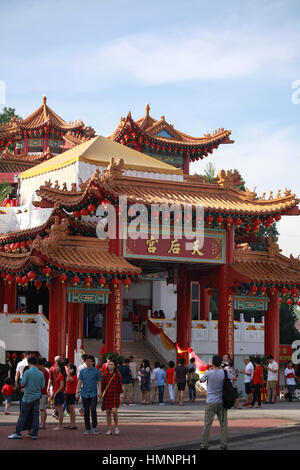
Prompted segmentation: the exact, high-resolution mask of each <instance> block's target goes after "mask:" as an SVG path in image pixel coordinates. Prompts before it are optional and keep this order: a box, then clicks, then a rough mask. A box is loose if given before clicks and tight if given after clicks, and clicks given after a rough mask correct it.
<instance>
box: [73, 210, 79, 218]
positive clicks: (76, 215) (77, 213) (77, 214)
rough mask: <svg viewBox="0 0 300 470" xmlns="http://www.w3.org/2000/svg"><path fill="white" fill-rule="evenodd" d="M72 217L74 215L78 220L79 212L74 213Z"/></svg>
mask: <svg viewBox="0 0 300 470" xmlns="http://www.w3.org/2000/svg"><path fill="white" fill-rule="evenodd" d="M73 215H74V217H75V219H78V218H79V217H80V215H81V214H80V211H74V212H73Z"/></svg>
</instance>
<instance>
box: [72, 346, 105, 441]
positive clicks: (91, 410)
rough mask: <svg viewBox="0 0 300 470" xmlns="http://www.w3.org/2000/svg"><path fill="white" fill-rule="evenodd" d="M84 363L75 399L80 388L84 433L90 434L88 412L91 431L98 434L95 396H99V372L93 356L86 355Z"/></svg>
mask: <svg viewBox="0 0 300 470" xmlns="http://www.w3.org/2000/svg"><path fill="white" fill-rule="evenodd" d="M85 363H86V367H84V368H83V369H81V371H80V374H79V377H78V383H77V390H76V399H77V400H78V399H79V391H80V389H81V397H82V404H83V411H84V424H85V433H84V434H91V422H90V414H91V416H92V428H93V433H94V434H99V431H98V429H97V424H98V422H97V398H98V397H99V398H101V391H100V386H101V373H100V371H99V370H98V369H96V367H95V358H94V356H92V355H88V356H87V357H86V361H85ZM81 387H82V388H81Z"/></svg>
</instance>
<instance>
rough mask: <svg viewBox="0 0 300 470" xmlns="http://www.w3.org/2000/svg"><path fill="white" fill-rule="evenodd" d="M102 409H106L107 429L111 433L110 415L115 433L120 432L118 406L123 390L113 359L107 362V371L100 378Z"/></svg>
mask: <svg viewBox="0 0 300 470" xmlns="http://www.w3.org/2000/svg"><path fill="white" fill-rule="evenodd" d="M101 391H102V410H106V421H107V425H108V431H107V433H106V434H112V429H111V428H112V416H111V415H113V418H114V423H115V434H120V431H119V429H118V408H119V406H120V395H121V393H122V392H123V387H122V379H121V375H120V373H119V371H118V368H117V365H116V364H115V363H114V362H113V361H108V363H107V373H106V374H105V375H103V377H102V380H101Z"/></svg>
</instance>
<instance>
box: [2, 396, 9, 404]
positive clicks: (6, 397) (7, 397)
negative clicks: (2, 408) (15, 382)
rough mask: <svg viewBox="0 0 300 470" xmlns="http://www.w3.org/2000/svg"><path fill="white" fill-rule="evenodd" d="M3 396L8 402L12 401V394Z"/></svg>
mask: <svg viewBox="0 0 300 470" xmlns="http://www.w3.org/2000/svg"><path fill="white" fill-rule="evenodd" d="M3 398H4V401H5V402H6V403H11V395H3Z"/></svg>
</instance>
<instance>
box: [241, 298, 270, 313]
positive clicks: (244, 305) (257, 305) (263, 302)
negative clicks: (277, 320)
mask: <svg viewBox="0 0 300 470" xmlns="http://www.w3.org/2000/svg"><path fill="white" fill-rule="evenodd" d="M268 301H269V298H268V297H253V296H251V297H249V296H247V295H245V296H242V295H241V296H235V297H234V310H244V311H249V310H255V311H266V310H267V309H268Z"/></svg>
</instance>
